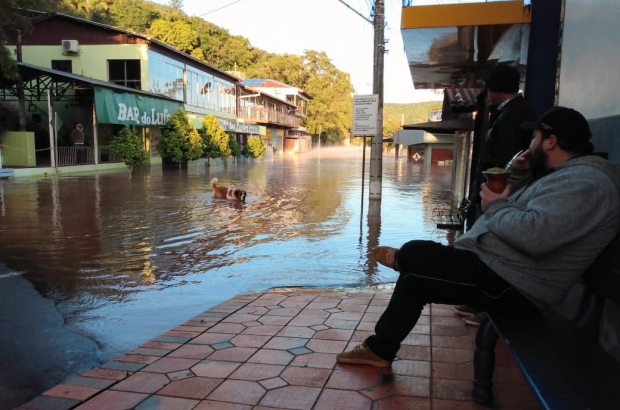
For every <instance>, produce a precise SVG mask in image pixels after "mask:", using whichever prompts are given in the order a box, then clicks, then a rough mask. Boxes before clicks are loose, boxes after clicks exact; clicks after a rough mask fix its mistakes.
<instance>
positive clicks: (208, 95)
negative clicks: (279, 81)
mask: <svg viewBox="0 0 620 410" xmlns="http://www.w3.org/2000/svg"><path fill="white" fill-rule="evenodd" d="M184 69H186V71H187V80H186V81H187V83H186V84H185V85H184V83H183V71H184ZM149 86H150V88H149V91H150V92H152V93H155V94H162V95H165V96H167V97H170V98H174V99H176V100H180V101H184V102H185V103H186V104H188V105H191V106H194V107H199V108H207V109H209V110H213V111H220V112H226V113H230V114H236V104H235V101H236V91H235V84H234V83H232V82H230V81H226V80H224V79H221V78H218V77H216V76H214V75H213V74H209V73H207V72H205V71H202V70H200V69H198V68H195V67H189V66H186V65H185V64H184V63H181V62H179V61H175V60H173V59H172V58H169V57H166V56H163V55H161V54H159V53H156V52H154V51H149ZM184 86H185V99H184V98H183V87H184Z"/></svg>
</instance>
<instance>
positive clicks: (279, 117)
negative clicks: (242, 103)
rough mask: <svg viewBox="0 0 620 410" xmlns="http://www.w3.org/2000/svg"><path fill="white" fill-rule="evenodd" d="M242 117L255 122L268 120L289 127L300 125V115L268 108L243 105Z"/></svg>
mask: <svg viewBox="0 0 620 410" xmlns="http://www.w3.org/2000/svg"><path fill="white" fill-rule="evenodd" d="M241 118H243V119H244V120H253V121H255V122H267V123H272V124H278V125H286V126H289V127H299V117H296V116H294V115H289V114H284V113H281V112H278V111H276V110H270V109H268V108H256V107H241Z"/></svg>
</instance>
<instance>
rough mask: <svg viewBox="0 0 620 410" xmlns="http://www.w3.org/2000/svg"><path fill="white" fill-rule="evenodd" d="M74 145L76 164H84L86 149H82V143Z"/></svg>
mask: <svg viewBox="0 0 620 410" xmlns="http://www.w3.org/2000/svg"><path fill="white" fill-rule="evenodd" d="M74 147H75V154H76V161H77V164H84V163H85V162H86V151H85V150H84V144H75V145H74Z"/></svg>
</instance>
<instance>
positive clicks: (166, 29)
mask: <svg viewBox="0 0 620 410" xmlns="http://www.w3.org/2000/svg"><path fill="white" fill-rule="evenodd" d="M146 34H148V35H149V36H151V37H153V38H156V39H157V40H160V41H163V42H164V43H166V44H170V45H171V46H174V47H176V48H178V49H179V50H181V51H183V52H185V53H191V52H192V50H193V49H194V48H195V47H196V45H198V37H197V36H196V32H195V31H194V30H193V29H192V26H190V25H189V24H187V23H186V22H183V21H174V22H172V23H171V22H169V21H166V20H161V19H160V20H155V21H153V22H152V23H151V27H150V28H149V29H148V30H146Z"/></svg>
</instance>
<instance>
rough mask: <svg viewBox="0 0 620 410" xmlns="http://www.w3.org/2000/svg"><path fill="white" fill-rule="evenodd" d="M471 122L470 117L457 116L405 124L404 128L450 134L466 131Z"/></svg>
mask: <svg viewBox="0 0 620 410" xmlns="http://www.w3.org/2000/svg"><path fill="white" fill-rule="evenodd" d="M470 124H471V119H470V118H455V119H452V120H444V121H435V122H421V123H418V124H409V125H403V129H405V130H422V131H427V132H430V133H435V134H449V133H453V132H455V131H466V130H468V129H469V128H470Z"/></svg>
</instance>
